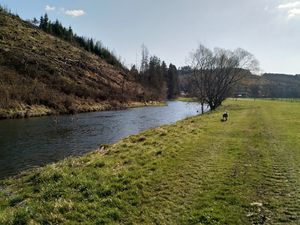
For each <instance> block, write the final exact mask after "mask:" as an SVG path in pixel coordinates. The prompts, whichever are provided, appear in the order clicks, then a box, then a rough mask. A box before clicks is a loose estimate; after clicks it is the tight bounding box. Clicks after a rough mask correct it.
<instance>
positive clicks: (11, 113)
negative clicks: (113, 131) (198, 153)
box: [0, 101, 165, 120]
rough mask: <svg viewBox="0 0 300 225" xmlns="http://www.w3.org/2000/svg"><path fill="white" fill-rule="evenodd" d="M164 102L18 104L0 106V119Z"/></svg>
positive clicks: (123, 107)
mask: <svg viewBox="0 0 300 225" xmlns="http://www.w3.org/2000/svg"><path fill="white" fill-rule="evenodd" d="M162 105H165V103H164V102H160V101H148V102H124V103H122V102H119V101H111V102H102V103H89V102H86V103H82V102H81V103H80V104H77V105H76V106H75V107H73V108H72V109H65V110H64V111H61V110H59V111H57V110H55V109H52V108H49V107H46V106H44V105H31V106H29V105H25V104H19V105H18V107H15V108H11V109H1V108H0V120H1V119H22V118H30V117H40V116H49V115H59V114H75V113H84V112H96V111H107V110H122V109H127V108H137V107H145V106H162Z"/></svg>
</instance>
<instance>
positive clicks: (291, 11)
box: [277, 1, 300, 19]
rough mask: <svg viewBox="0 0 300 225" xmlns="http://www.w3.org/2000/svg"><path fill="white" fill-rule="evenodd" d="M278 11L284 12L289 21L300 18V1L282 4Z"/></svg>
mask: <svg viewBox="0 0 300 225" xmlns="http://www.w3.org/2000/svg"><path fill="white" fill-rule="evenodd" d="M277 9H279V10H283V11H284V13H286V15H287V18H288V19H291V18H294V17H297V16H300V1H294V2H288V3H284V4H280V5H278V6H277Z"/></svg>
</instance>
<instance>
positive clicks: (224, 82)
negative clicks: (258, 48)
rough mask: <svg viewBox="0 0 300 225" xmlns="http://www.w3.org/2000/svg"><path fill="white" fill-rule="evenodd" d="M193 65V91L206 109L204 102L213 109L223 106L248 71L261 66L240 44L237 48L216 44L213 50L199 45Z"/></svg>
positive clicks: (192, 58)
mask: <svg viewBox="0 0 300 225" xmlns="http://www.w3.org/2000/svg"><path fill="white" fill-rule="evenodd" d="M191 68H192V69H193V74H192V76H191V79H190V82H191V87H192V91H191V92H192V94H193V95H194V96H196V97H197V99H198V101H199V102H200V103H201V105H202V112H203V106H204V104H208V105H209V106H210V109H211V110H214V109H216V108H217V107H218V106H220V105H221V104H222V102H223V101H224V100H225V99H226V98H227V97H228V96H229V93H230V91H231V89H232V88H233V86H234V85H235V84H236V83H237V82H238V81H240V80H241V79H243V77H244V75H245V74H246V72H248V71H254V70H256V69H257V68H258V62H257V60H256V59H255V58H254V57H253V55H252V54H250V53H249V52H247V51H246V50H243V49H241V48H238V49H236V50H234V51H230V50H225V49H220V48H215V49H214V50H213V51H212V50H210V49H208V48H206V47H205V46H203V45H199V47H198V48H197V49H196V51H195V52H193V53H192V54H191Z"/></svg>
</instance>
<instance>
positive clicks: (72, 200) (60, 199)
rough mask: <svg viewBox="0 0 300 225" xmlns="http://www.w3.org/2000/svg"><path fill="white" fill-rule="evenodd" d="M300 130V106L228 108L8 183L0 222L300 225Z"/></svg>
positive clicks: (237, 104) (242, 104)
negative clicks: (226, 117)
mask: <svg viewBox="0 0 300 225" xmlns="http://www.w3.org/2000/svg"><path fill="white" fill-rule="evenodd" d="M223 110H226V111H228V112H229V120H228V121H227V122H221V115H222V112H223ZM299 126H300V104H299V103H297V102H279V101H269V100H256V101H244V100H239V101H227V102H226V103H225V105H224V106H223V108H220V109H219V110H217V111H215V112H212V113H208V114H205V115H203V116H197V117H192V118H189V119H185V120H183V121H179V122H177V123H175V124H173V125H168V126H162V127H159V128H155V129H150V130H147V131H145V132H142V133H141V134H139V135H134V136H130V137H128V138H125V139H123V140H122V141H120V142H118V143H116V144H114V145H112V146H105V147H103V148H101V149H99V150H97V151H95V152H93V153H90V154H88V155H85V156H82V157H75V158H68V159H66V160H63V161H61V162H59V163H55V164H51V165H48V166H46V167H43V168H40V169H36V170H33V171H31V172H25V173H23V174H20V175H19V176H16V177H13V178H10V179H5V180H2V181H1V182H0V224H26V223H28V224H71V223H72V224H80V223H84V224H214V225H215V224H241V225H247V224H297V223H298V222H299V221H300V211H299V201H300V194H299V193H300V178H299V175H298V172H299V171H300V151H299V149H300V138H299V132H298V131H299Z"/></svg>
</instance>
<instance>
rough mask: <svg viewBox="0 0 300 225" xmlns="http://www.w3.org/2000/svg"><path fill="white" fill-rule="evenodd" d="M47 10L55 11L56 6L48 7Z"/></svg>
mask: <svg viewBox="0 0 300 225" xmlns="http://www.w3.org/2000/svg"><path fill="white" fill-rule="evenodd" d="M45 10H46V11H55V6H51V5H46V8H45Z"/></svg>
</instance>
